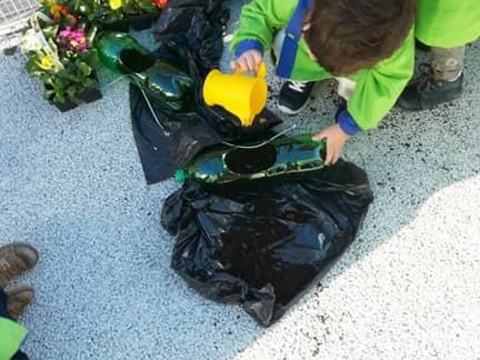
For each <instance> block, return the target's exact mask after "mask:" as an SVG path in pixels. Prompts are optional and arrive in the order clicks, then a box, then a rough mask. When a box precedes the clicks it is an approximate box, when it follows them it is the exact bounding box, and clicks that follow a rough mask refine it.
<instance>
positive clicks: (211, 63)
mask: <svg viewBox="0 0 480 360" xmlns="http://www.w3.org/2000/svg"><path fill="white" fill-rule="evenodd" d="M229 17H230V10H229V9H228V7H227V5H226V4H225V2H224V1H220V0H175V1H170V3H169V6H168V7H167V8H166V9H165V10H163V11H162V12H161V14H160V16H159V18H158V20H157V22H156V24H155V26H154V36H155V39H156V40H157V41H159V42H166V41H170V40H174V41H175V42H176V43H178V44H182V45H184V46H186V47H187V48H188V49H189V50H190V51H191V52H192V54H193V57H194V58H195V60H196V63H197V66H198V68H199V72H200V75H201V76H202V77H205V76H206V75H207V73H208V71H210V70H211V69H212V68H215V67H217V66H218V62H219V60H220V58H221V56H222V52H223V31H224V29H225V26H226V24H227V21H228V19H229Z"/></svg>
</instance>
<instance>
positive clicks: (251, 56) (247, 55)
mask: <svg viewBox="0 0 480 360" xmlns="http://www.w3.org/2000/svg"><path fill="white" fill-rule="evenodd" d="M262 58H263V57H262V53H261V52H260V51H258V50H248V51H245V52H244V53H243V54H242V55H241V56H240V57H239V58H238V59H236V60H233V61H231V62H230V66H231V67H232V69H233V70H239V69H240V70H242V71H243V72H250V71H253V72H255V73H256V72H257V70H258V67H259V66H260V64H261V63H262Z"/></svg>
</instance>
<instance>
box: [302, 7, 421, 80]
mask: <svg viewBox="0 0 480 360" xmlns="http://www.w3.org/2000/svg"><path fill="white" fill-rule="evenodd" d="M415 15H416V4H415V0H314V5H313V8H312V10H311V11H310V13H309V14H308V16H307V18H306V20H305V27H304V38H305V41H306V42H307V44H308V47H309V48H310V51H311V53H312V55H313V56H314V57H315V58H316V60H317V62H318V63H319V64H320V65H321V66H322V67H324V68H325V70H327V71H328V72H330V73H331V74H333V75H335V76H339V75H346V74H351V73H353V72H355V71H357V70H360V69H365V68H372V67H374V66H375V64H377V63H378V62H379V61H381V60H383V59H386V58H388V57H390V56H391V55H392V54H393V52H394V51H395V50H396V49H397V48H398V47H399V46H400V45H401V44H402V42H403V41H404V40H405V38H406V37H407V35H408V33H409V31H410V29H411V28H412V25H413V22H414V20H415Z"/></svg>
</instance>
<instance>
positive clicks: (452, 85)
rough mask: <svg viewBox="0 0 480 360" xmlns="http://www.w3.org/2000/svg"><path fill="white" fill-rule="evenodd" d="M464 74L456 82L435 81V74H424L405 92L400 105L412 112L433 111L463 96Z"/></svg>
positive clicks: (400, 99)
mask: <svg viewBox="0 0 480 360" xmlns="http://www.w3.org/2000/svg"><path fill="white" fill-rule="evenodd" d="M462 86H463V74H462V75H460V77H459V78H458V79H457V80H455V81H445V80H441V79H438V80H437V79H435V76H434V73H433V72H430V73H423V74H421V75H420V76H419V77H418V78H417V79H416V80H414V81H413V82H412V83H411V84H409V85H407V87H406V88H405V90H403V92H402V94H401V95H400V98H399V99H398V105H399V106H400V107H401V108H403V109H405V110H411V111H420V110H426V109H431V108H433V107H434V106H436V105H438V104H441V103H444V102H450V101H452V100H455V99H457V98H459V97H460V96H461V95H462Z"/></svg>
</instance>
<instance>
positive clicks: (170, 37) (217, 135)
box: [130, 0, 281, 184]
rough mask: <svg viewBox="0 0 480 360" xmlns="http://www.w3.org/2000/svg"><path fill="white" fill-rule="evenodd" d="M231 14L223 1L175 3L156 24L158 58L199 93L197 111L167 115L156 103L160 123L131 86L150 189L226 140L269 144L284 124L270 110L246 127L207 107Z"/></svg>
mask: <svg viewBox="0 0 480 360" xmlns="http://www.w3.org/2000/svg"><path fill="white" fill-rule="evenodd" d="M228 14H229V11H228V10H227V9H226V7H225V5H224V2H222V1H215V0H211V1H207V0H203V1H202V0H180V1H172V2H171V5H170V6H169V7H168V8H167V9H165V10H164V11H163V12H162V14H161V15H160V17H159V19H158V21H157V23H156V25H155V38H156V39H157V40H158V41H159V42H160V45H159V48H158V50H157V51H156V52H155V53H154V55H155V56H156V57H158V58H161V59H162V60H164V61H167V62H169V63H170V64H172V65H174V66H175V67H177V68H179V69H182V70H183V71H184V72H186V73H187V74H188V75H189V76H191V77H192V78H193V79H194V80H195V82H196V83H197V85H198V88H197V91H196V93H197V96H196V99H195V100H193V101H195V104H193V106H192V108H194V111H193V112H189V113H174V112H167V111H165V107H162V106H155V103H152V105H153V107H154V108H155V114H156V116H157V119H155V117H154V116H153V115H152V112H151V110H150V108H149V107H148V104H147V102H146V101H145V99H144V98H143V96H142V94H141V93H140V91H139V89H138V88H137V87H136V86H135V85H131V86H130V109H131V119H132V128H133V134H134V138H135V142H136V145H137V150H138V153H139V156H140V161H141V163H142V168H143V171H144V174H145V179H146V181H147V183H148V184H152V183H156V182H159V181H162V180H165V179H168V178H170V177H171V176H172V175H173V173H174V172H175V170H176V169H178V168H181V167H184V166H186V165H187V164H188V163H189V162H190V160H191V159H192V158H193V157H194V156H195V155H196V154H197V153H199V152H200V151H201V150H203V149H205V148H208V147H209V146H212V145H216V144H219V143H221V142H222V141H228V142H238V141H249V140H251V141H254V140H258V139H265V138H268V137H270V136H271V135H272V134H273V133H272V132H271V130H270V129H271V128H272V127H274V126H275V125H277V124H279V123H281V120H280V119H279V118H278V117H277V116H275V115H274V114H273V113H272V112H270V111H269V110H267V109H265V110H264V112H263V113H262V114H260V115H259V116H258V117H257V119H256V120H255V121H254V125H253V126H251V127H248V128H244V127H242V126H241V123H240V121H239V120H238V119H237V118H236V117H235V116H233V115H232V114H230V113H228V112H226V111H225V110H223V109H221V108H209V107H207V106H206V105H205V104H204V103H203V100H202V94H201V87H202V84H203V79H204V78H205V76H206V74H207V73H208V71H210V70H211V69H212V68H215V67H218V64H219V61H220V58H221V56H222V51H223V42H222V33H223V29H224V26H225V24H226V22H227V20H228ZM260 119H262V120H261V121H260ZM164 129H165V130H166V132H165V131H164Z"/></svg>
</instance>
